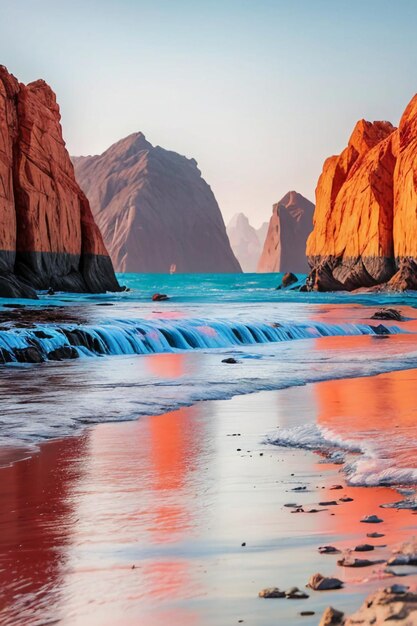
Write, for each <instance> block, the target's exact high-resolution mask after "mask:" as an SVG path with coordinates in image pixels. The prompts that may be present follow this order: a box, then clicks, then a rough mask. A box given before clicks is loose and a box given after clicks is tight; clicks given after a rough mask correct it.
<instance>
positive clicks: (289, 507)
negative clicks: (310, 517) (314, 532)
mask: <svg viewBox="0 0 417 626" xmlns="http://www.w3.org/2000/svg"><path fill="white" fill-rule="evenodd" d="M284 506H285V507H287V508H288V509H299V508H301V507H300V505H299V504H295V502H287V504H284Z"/></svg>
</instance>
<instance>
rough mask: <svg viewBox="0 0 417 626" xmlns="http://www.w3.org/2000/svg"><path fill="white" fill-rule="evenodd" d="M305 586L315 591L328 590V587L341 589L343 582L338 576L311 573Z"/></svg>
mask: <svg viewBox="0 0 417 626" xmlns="http://www.w3.org/2000/svg"><path fill="white" fill-rule="evenodd" d="M307 587H310V588H311V589H314V590H315V591H328V590H330V589H341V588H342V587H343V582H342V581H341V580H339V579H338V578H332V577H327V576H323V575H322V574H313V576H311V578H310V580H309V581H308V584H307Z"/></svg>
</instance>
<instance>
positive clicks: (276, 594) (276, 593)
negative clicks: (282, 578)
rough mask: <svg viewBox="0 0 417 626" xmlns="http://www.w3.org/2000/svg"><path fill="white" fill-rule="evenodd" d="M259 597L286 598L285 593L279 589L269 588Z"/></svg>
mask: <svg viewBox="0 0 417 626" xmlns="http://www.w3.org/2000/svg"><path fill="white" fill-rule="evenodd" d="M258 596H259V597H260V598H285V591H281V589H279V588H278V587H267V588H266V589H262V590H261V591H260V592H259V593H258Z"/></svg>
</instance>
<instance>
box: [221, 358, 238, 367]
mask: <svg viewBox="0 0 417 626" xmlns="http://www.w3.org/2000/svg"><path fill="white" fill-rule="evenodd" d="M222 363H227V364H228V365H234V364H235V363H238V361H236V359H234V358H233V357H232V356H230V357H228V358H227V359H222Z"/></svg>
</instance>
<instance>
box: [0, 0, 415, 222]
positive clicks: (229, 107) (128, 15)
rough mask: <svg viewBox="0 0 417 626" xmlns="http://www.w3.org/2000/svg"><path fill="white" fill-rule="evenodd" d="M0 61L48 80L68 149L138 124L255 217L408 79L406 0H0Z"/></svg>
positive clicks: (226, 204) (311, 182) (403, 89)
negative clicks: (193, 164) (194, 163)
mask: <svg viewBox="0 0 417 626" xmlns="http://www.w3.org/2000/svg"><path fill="white" fill-rule="evenodd" d="M0 8H1V18H0V63H1V64H3V65H6V67H7V68H8V69H9V71H11V72H12V73H13V74H14V75H15V76H17V78H18V79H19V80H20V81H22V82H24V83H27V82H30V81H32V80H36V79H37V78H43V79H45V80H46V81H47V82H48V83H49V84H50V85H51V87H52V88H53V89H54V91H55V92H56V93H57V97H58V102H59V104H60V107H61V114H62V126H63V131H64V138H65V140H66V142H67V146H68V149H69V151H70V153H71V154H73V155H80V154H99V153H101V152H103V151H104V150H105V149H106V148H108V147H109V146H110V145H111V144H112V143H114V142H115V141H118V140H119V139H121V138H123V137H125V136H126V135H128V134H130V133H132V132H136V131H142V132H143V133H144V134H145V135H146V137H147V139H148V140H149V141H150V142H151V143H152V144H154V145H157V144H158V145H161V146H162V147H164V148H167V149H170V150H175V151H176V152H179V153H181V154H184V155H186V156H188V157H190V158H191V157H194V158H195V159H196V160H197V161H198V164H199V168H200V169H201V171H202V174H203V177H204V178H205V180H206V181H207V182H208V183H209V184H210V185H211V187H212V189H213V191H214V194H215V196H216V198H217V200H218V202H219V205H220V208H221V210H222V212H223V215H224V218H225V221H226V222H227V221H228V220H229V219H230V218H231V217H232V216H233V214H234V213H236V212H240V211H242V212H244V213H246V214H247V215H248V217H249V218H250V220H251V222H252V223H253V224H254V225H255V226H259V225H260V224H261V223H262V222H263V221H266V220H268V219H269V217H270V214H271V209H272V204H273V203H274V202H277V201H278V200H279V199H280V198H281V197H282V196H283V195H284V194H285V193H286V192H287V191H289V190H291V189H295V190H296V191H299V192H300V193H302V194H303V195H305V196H306V197H308V198H309V199H311V200H313V201H314V190H315V186H316V183H317V179H318V177H319V175H320V171H321V168H322V165H323V161H324V159H325V158H326V157H328V156H330V155H331V154H337V153H339V152H340V151H341V150H342V149H343V148H344V146H345V145H346V143H347V140H348V137H349V135H350V133H351V130H352V128H353V126H354V124H355V123H356V121H357V120H358V119H361V118H365V119H369V120H375V119H387V120H390V121H391V122H392V123H394V124H397V123H398V121H399V118H400V116H401V113H402V111H403V110H404V108H405V106H406V104H407V103H408V101H409V100H410V99H411V97H412V96H413V95H414V93H415V92H416V91H417V62H416V60H417V37H416V32H417V2H416V1H415V0H395V2H394V1H393V0H349V1H345V0H286V1H284V0H251V1H250V0H206V1H205V2H203V1H201V0H164V1H163V0H149V1H148V0H0Z"/></svg>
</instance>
